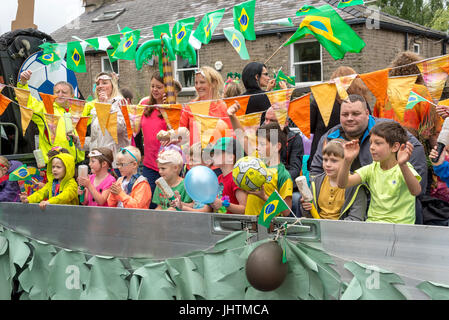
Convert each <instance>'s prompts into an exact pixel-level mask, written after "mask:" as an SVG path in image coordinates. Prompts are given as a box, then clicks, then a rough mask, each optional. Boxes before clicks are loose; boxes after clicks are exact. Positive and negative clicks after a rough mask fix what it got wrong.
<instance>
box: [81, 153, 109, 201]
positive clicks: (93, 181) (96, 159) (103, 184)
mask: <svg viewBox="0 0 449 320" xmlns="http://www.w3.org/2000/svg"><path fill="white" fill-rule="evenodd" d="M88 157H89V167H90V170H91V171H92V174H91V175H89V177H88V178H82V177H78V179H77V181H78V185H79V186H80V187H81V186H82V187H84V190H81V188H78V194H82V193H83V192H84V193H85V194H84V199H85V200H84V202H83V203H82V204H83V205H85V206H94V207H107V206H108V202H107V199H108V197H109V194H110V192H111V191H110V187H111V186H112V184H113V183H114V182H115V181H116V176H115V173H114V171H113V170H111V168H112V162H113V161H114V157H113V155H112V151H111V150H110V149H107V148H94V149H92V151H91V152H90V153H89V155H88Z"/></svg>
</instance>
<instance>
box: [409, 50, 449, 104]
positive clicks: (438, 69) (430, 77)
mask: <svg viewBox="0 0 449 320" xmlns="http://www.w3.org/2000/svg"><path fill="white" fill-rule="evenodd" d="M448 64H449V56H447V55H446V56H443V57H440V58H436V59H432V60H427V61H423V62H420V63H417V64H416V65H417V66H418V68H419V70H420V71H421V74H422V77H423V79H424V83H425V84H426V87H427V89H429V92H430V95H431V96H432V99H433V100H434V101H438V100H440V98H441V94H442V93H443V89H444V85H445V84H446V80H447V77H448V73H447V71H446V70H445V68H446V67H447V65H448Z"/></svg>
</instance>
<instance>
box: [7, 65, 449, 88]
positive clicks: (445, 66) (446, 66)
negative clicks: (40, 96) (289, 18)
mask: <svg viewBox="0 0 449 320" xmlns="http://www.w3.org/2000/svg"><path fill="white" fill-rule="evenodd" d="M441 69H443V70H444V71H445V72H446V73H447V74H449V62H448V63H446V64H445V65H442V66H441ZM0 91H1V90H0Z"/></svg>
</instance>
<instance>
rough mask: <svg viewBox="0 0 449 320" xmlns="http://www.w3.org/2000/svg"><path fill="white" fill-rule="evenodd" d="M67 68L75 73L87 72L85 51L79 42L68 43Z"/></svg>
mask: <svg viewBox="0 0 449 320" xmlns="http://www.w3.org/2000/svg"><path fill="white" fill-rule="evenodd" d="M67 68H68V69H70V70H72V71H75V72H87V70H86V58H85V56H84V50H83V47H82V46H81V43H80V42H79V41H72V42H69V43H67Z"/></svg>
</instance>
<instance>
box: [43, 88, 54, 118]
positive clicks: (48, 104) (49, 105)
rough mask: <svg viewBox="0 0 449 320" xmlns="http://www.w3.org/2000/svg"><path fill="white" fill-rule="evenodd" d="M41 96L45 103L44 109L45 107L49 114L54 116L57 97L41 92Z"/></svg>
mask: <svg viewBox="0 0 449 320" xmlns="http://www.w3.org/2000/svg"><path fill="white" fill-rule="evenodd" d="M39 95H40V96H41V98H42V102H43V103H44V107H45V110H46V111H47V113H49V114H54V113H55V110H54V108H53V104H54V103H55V99H56V98H57V96H55V95H53V94H47V93H42V92H39Z"/></svg>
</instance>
